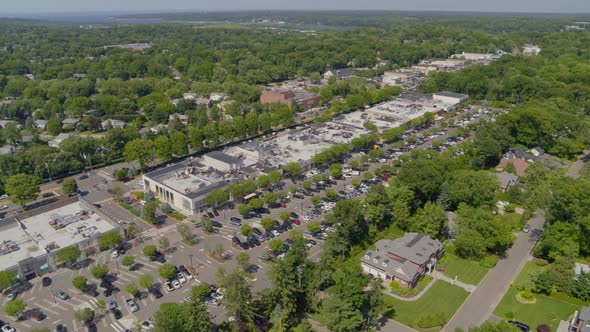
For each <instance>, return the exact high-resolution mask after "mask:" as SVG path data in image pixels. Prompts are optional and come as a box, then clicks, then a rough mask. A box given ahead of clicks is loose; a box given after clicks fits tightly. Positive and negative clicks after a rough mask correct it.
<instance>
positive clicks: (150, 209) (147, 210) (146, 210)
mask: <svg viewBox="0 0 590 332" xmlns="http://www.w3.org/2000/svg"><path fill="white" fill-rule="evenodd" d="M157 208H158V201H156V200H152V201H149V202H147V203H145V205H144V206H143V209H142V214H143V219H145V220H147V221H149V222H152V223H155V222H156V221H157V219H156V209H157Z"/></svg>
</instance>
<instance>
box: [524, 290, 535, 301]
mask: <svg viewBox="0 0 590 332" xmlns="http://www.w3.org/2000/svg"><path fill="white" fill-rule="evenodd" d="M520 297H522V298H523V299H525V300H532V299H534V298H535V295H534V294H533V292H531V290H530V289H525V290H523V291H521V292H520Z"/></svg>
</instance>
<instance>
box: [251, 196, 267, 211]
mask: <svg viewBox="0 0 590 332" xmlns="http://www.w3.org/2000/svg"><path fill="white" fill-rule="evenodd" d="M249 204H250V207H252V209H254V210H258V209H262V207H263V206H264V203H263V202H262V200H261V199H260V198H252V199H251V200H250V203H249Z"/></svg>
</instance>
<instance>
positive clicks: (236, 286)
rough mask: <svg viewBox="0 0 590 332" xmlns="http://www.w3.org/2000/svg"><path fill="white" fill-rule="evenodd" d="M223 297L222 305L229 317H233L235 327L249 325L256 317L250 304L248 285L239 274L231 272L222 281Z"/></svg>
mask: <svg viewBox="0 0 590 332" xmlns="http://www.w3.org/2000/svg"><path fill="white" fill-rule="evenodd" d="M223 285H224V286H225V295H224V298H223V303H224V305H225V308H226V310H227V314H228V315H229V316H233V317H234V322H235V324H236V326H242V324H248V323H251V322H252V321H253V320H254V317H255V315H256V311H255V310H256V309H255V307H254V306H253V305H252V304H251V302H252V293H251V290H250V285H249V284H248V282H246V280H244V277H243V276H242V274H241V273H239V272H233V273H231V274H229V275H227V276H225V278H224V279H223Z"/></svg>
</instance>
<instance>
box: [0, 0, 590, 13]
mask: <svg viewBox="0 0 590 332" xmlns="http://www.w3.org/2000/svg"><path fill="white" fill-rule="evenodd" d="M260 9H263V10H273V9H282V10H314V9H315V10H354V9H364V10H379V9H382V10H428V11H478V12H479V11H481V12H535V13H541V12H542V13H590V0H0V14H11V13H20V14H27V13H30V14H36V13H83V12H119V11H120V12H129V11H135V12H137V11H141V12H154V11H161V12H170V11H213V10H216V11H217V10H226V11H227V10H260Z"/></svg>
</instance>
